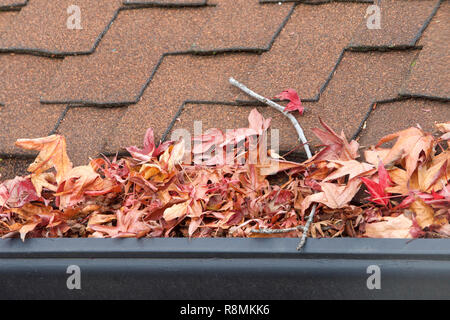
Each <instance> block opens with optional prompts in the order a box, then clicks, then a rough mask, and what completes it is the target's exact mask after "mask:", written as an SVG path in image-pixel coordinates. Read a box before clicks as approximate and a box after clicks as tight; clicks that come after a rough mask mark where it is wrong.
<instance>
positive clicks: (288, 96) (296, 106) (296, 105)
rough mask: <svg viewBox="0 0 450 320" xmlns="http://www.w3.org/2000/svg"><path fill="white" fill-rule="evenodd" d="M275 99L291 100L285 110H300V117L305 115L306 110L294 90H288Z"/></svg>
mask: <svg viewBox="0 0 450 320" xmlns="http://www.w3.org/2000/svg"><path fill="white" fill-rule="evenodd" d="M274 98H276V99H281V100H289V103H288V104H287V105H286V107H285V108H284V111H295V110H298V112H299V113H300V115H303V112H304V111H305V108H303V107H302V102H301V101H300V98H299V96H298V94H297V91H295V90H294V89H287V90H284V91H283V92H281V93H280V94H279V95H276V96H275V97H274Z"/></svg>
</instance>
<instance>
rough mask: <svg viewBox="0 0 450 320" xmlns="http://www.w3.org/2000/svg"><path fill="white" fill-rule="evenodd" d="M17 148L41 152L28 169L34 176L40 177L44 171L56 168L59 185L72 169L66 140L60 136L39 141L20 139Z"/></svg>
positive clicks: (52, 136)
mask: <svg viewBox="0 0 450 320" xmlns="http://www.w3.org/2000/svg"><path fill="white" fill-rule="evenodd" d="M16 146H18V147H21V148H23V149H27V150H37V151H40V152H39V155H38V156H37V158H36V160H35V161H34V162H33V163H32V164H31V165H30V166H29V167H28V171H29V172H31V173H32V174H34V175H40V174H41V173H43V172H44V171H47V170H48V169H50V168H52V167H54V168H55V170H56V176H55V178H56V182H57V183H58V184H60V183H61V181H62V180H63V179H64V177H65V175H66V174H67V173H68V172H69V171H70V170H71V169H72V162H70V160H69V157H68V156H67V152H66V139H65V138H64V137H63V136H60V135H51V136H48V137H44V138H37V139H18V140H17V141H16Z"/></svg>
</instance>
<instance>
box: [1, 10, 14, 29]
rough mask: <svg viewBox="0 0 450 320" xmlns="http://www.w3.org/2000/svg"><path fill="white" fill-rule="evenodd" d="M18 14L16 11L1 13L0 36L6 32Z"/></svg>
mask: <svg viewBox="0 0 450 320" xmlns="http://www.w3.org/2000/svg"><path fill="white" fill-rule="evenodd" d="M17 15H18V13H17V12H15V11H5V12H0V34H3V32H5V29H6V28H8V26H9V25H10V24H11V23H12V22H13V21H14V19H15V18H16V17H17Z"/></svg>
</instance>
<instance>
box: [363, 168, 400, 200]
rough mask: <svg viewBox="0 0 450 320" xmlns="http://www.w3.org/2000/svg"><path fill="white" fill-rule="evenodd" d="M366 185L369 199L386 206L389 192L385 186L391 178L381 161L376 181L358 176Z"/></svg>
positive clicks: (390, 181)
mask: <svg viewBox="0 0 450 320" xmlns="http://www.w3.org/2000/svg"><path fill="white" fill-rule="evenodd" d="M360 179H361V180H362V182H364V184H365V185H366V187H367V189H368V192H369V194H370V196H371V197H370V199H369V200H370V201H372V202H375V203H378V204H381V205H383V206H385V207H386V206H387V205H388V204H389V199H388V197H389V194H388V193H387V192H386V188H387V187H389V185H390V183H392V180H391V178H390V176H389V173H388V172H387V170H386V169H385V167H384V165H383V162H381V161H380V163H379V165H378V183H377V182H375V181H373V180H370V179H368V178H366V177H361V178H360Z"/></svg>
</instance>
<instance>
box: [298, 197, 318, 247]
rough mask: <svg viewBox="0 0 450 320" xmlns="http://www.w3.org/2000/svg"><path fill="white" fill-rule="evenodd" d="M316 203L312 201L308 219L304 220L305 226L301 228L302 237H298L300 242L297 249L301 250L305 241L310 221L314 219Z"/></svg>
mask: <svg viewBox="0 0 450 320" xmlns="http://www.w3.org/2000/svg"><path fill="white" fill-rule="evenodd" d="M316 208H317V203H314V204H313V206H312V209H311V213H310V214H309V217H308V221H306V224H305V227H304V228H303V234H302V238H301V239H300V243H299V244H298V246H297V250H298V251H300V250H302V248H303V246H304V245H305V243H306V238H307V237H308V231H309V227H310V226H311V222H312V221H313V219H314V214H315V213H316Z"/></svg>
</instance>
